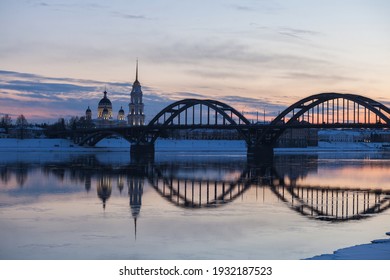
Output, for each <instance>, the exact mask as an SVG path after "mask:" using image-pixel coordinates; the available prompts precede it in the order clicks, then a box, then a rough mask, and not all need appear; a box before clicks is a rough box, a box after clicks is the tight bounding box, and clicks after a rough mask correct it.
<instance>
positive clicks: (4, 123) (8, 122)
mask: <svg viewBox="0 0 390 280" xmlns="http://www.w3.org/2000/svg"><path fill="white" fill-rule="evenodd" d="M11 126H12V119H11V117H10V116H9V115H8V114H5V115H4V116H2V117H1V120H0V127H2V128H4V129H5V133H8V132H9V131H8V130H9V128H10V127H11Z"/></svg>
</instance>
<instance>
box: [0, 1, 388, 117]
mask: <svg viewBox="0 0 390 280" xmlns="http://www.w3.org/2000/svg"><path fill="white" fill-rule="evenodd" d="M389 14H390V1H386V0H343V1H339V0H327V1H312V0H300V1H299V0H293V1H278V0H213V1H209V0H208V1H206V0H196V1H195V0H193V1H189V0H187V1H186V0H154V1H153V0H149V1H145V0H139V1H138V0H131V1H125V0H123V1H119V0H118V1H85V0H84V1H82V0H80V1H65V0H62V1H45V0H43V1H33V0H30V1H28V0H26V1H22V0H18V1H14V0H1V1H0V38H1V39H0V116H1V115H2V114H10V115H11V117H12V118H13V120H15V119H16V117H17V115H19V114H24V115H25V116H26V117H27V119H28V120H29V121H31V122H34V121H36V122H41V121H48V122H54V121H56V120H57V119H58V118H60V117H64V118H69V117H70V116H75V115H78V116H81V115H84V112H85V109H86V108H87V106H90V107H91V109H92V112H93V114H95V116H96V111H97V103H98V101H99V100H100V99H101V98H102V97H103V94H102V92H103V91H104V88H105V87H106V88H107V91H108V97H109V98H110V99H111V101H112V102H113V110H114V113H115V115H116V112H117V111H118V110H119V108H120V106H123V108H124V109H125V111H126V113H127V112H128V103H129V93H130V90H131V83H132V82H133V81H134V78H135V61H136V59H137V58H138V59H139V80H140V82H141V85H142V87H143V92H144V103H145V113H146V121H149V120H150V119H151V117H152V116H154V115H155V114H156V113H157V112H158V111H160V110H161V109H162V108H164V107H165V106H166V105H168V104H169V103H171V102H173V101H174V100H178V99H183V98H188V97H191V98H193V97H195V98H211V99H218V100H221V101H224V102H226V103H228V104H229V105H231V106H233V107H235V108H237V109H238V110H240V111H242V112H244V113H245V115H246V116H247V117H248V118H250V117H251V116H254V115H255V112H257V111H259V112H263V111H264V110H265V111H266V114H267V117H268V118H270V117H271V116H276V115H277V113H278V112H279V111H281V110H283V109H284V108H286V107H287V106H288V105H290V104H291V103H293V102H295V101H297V100H299V99H301V98H303V97H306V96H308V95H312V94H316V93H320V92H341V93H344V92H345V93H347V92H348V93H356V94H360V95H365V96H368V97H370V98H373V99H376V100H378V101H381V102H383V103H385V104H386V105H388V106H389V105H390V17H389Z"/></svg>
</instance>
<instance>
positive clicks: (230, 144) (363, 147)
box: [0, 138, 388, 154]
mask: <svg viewBox="0 0 390 280" xmlns="http://www.w3.org/2000/svg"><path fill="white" fill-rule="evenodd" d="M155 150H156V152H171V151H180V152H181V151H196V152H210V151H213V152H227V151H228V152H242V153H246V144H245V142H244V141H242V140H158V141H157V142H156V144H155ZM0 151H3V152H120V151H126V152H127V151H130V144H129V143H128V142H127V141H126V140H124V139H104V140H102V141H100V142H99V143H98V144H97V145H96V146H95V147H83V146H78V145H77V144H74V143H73V142H72V141H71V140H67V139H23V140H21V139H14V138H3V139H0ZM334 151H343V152H386V151H388V150H385V149H383V148H382V143H340V142H334V143H328V142H319V145H318V146H315V147H305V148H274V152H275V154H284V153H321V152H334Z"/></svg>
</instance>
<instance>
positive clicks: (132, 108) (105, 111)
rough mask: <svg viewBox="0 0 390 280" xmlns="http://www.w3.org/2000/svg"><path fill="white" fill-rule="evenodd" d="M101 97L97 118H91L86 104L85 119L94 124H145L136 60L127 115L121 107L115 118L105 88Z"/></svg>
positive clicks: (90, 112)
mask: <svg viewBox="0 0 390 280" xmlns="http://www.w3.org/2000/svg"><path fill="white" fill-rule="evenodd" d="M103 94H104V95H103V98H102V99H101V100H100V101H99V103H98V107H97V118H95V119H94V118H93V116H92V110H91V108H90V107H89V106H88V108H87V110H85V120H86V121H87V122H91V123H92V124H93V125H94V126H97V127H102V126H121V125H126V124H128V125H144V124H145V114H144V104H143V102H142V97H143V94H142V89H141V84H140V82H139V81H138V60H137V64H136V74H135V81H134V83H133V86H132V90H131V93H130V103H129V113H128V115H127V120H126V114H125V111H124V110H123V107H122V106H121V108H120V109H119V111H118V114H117V116H116V118H115V117H114V115H113V106H112V102H111V100H110V99H109V98H108V92H107V90H104V92H103Z"/></svg>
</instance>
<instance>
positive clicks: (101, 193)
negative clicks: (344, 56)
mask: <svg viewBox="0 0 390 280" xmlns="http://www.w3.org/2000/svg"><path fill="white" fill-rule="evenodd" d="M111 190H112V187H111V178H110V177H109V176H107V175H103V176H102V177H101V178H100V180H99V181H98V185H97V195H98V197H99V198H100V199H101V200H102V201H103V209H106V201H107V200H108V199H109V198H110V196H111Z"/></svg>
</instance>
